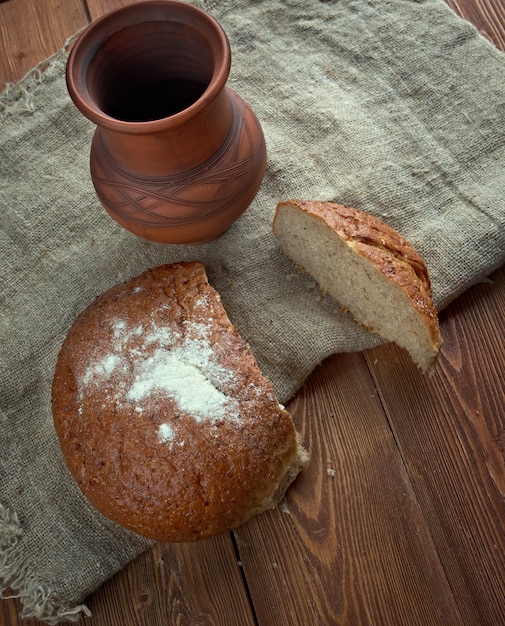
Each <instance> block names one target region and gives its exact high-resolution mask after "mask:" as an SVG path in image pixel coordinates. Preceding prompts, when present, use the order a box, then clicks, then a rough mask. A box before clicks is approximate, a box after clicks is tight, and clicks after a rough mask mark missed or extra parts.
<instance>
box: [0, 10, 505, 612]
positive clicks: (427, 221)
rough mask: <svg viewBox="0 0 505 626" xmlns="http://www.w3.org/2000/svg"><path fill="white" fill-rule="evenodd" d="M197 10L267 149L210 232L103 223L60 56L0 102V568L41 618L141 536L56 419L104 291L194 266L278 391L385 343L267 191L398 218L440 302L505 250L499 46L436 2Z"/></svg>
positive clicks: (76, 595) (78, 602) (84, 133)
mask: <svg viewBox="0 0 505 626" xmlns="http://www.w3.org/2000/svg"><path fill="white" fill-rule="evenodd" d="M200 6H202V7H203V8H206V9H207V10H208V11H209V12H211V13H212V14H213V15H214V16H215V17H217V19H218V20H219V21H220V22H221V24H222V26H223V27H224V29H225V30H226V32H227V34H228V36H229V39H230V42H231V46H232V53H233V63H232V70H231V74H230V79H229V85H230V86H231V87H233V88H234V89H236V90H237V91H238V92H239V93H240V95H241V96H242V97H243V98H244V100H245V101H246V102H248V103H249V104H250V105H251V107H252V108H253V110H254V111H255V112H256V114H257V116H258V118H259V119H260V121H261V123H262V126H263V129H264V132H265V136H266V141H267V146H268V166H267V171H266V174H265V178H264V182H263V185H262V187H261V189H260V191H259V193H258V195H257V197H256V199H255V200H254V202H253V204H252V205H251V207H250V208H249V209H248V210H247V211H246V213H245V214H244V215H243V216H242V217H241V218H240V220H239V221H238V222H237V223H236V224H235V225H234V226H233V227H232V228H231V229H230V230H229V231H228V232H227V233H226V234H225V235H224V236H223V237H222V238H221V239H219V240H218V241H216V242H213V243H211V244H207V245H203V246H199V247H184V246H167V245H161V244H156V243H151V242H148V241H144V240H141V239H139V238H136V237H135V236H134V235H131V234H130V233H128V232H126V231H124V230H123V229H121V228H120V227H119V226H118V225H116V224H115V222H113V221H112V220H111V219H110V218H109V217H108V216H107V214H106V213H105V211H104V210H103V209H102V208H101V206H100V205H99V203H98V201H97V199H96V197H95V194H94V190H93V188H92V184H91V181H90V178H89V170H88V159H89V146H90V142H91V137H92V134H93V132H94V128H93V126H92V125H91V124H90V123H89V122H88V121H87V120H86V119H84V118H83V117H82V116H81V115H80V114H79V113H78V112H77V110H76V109H75V107H74V106H73V104H72V103H71V101H70V98H69V97H68V95H67V92H66V87H65V81H64V69H65V60H66V57H65V54H64V53H63V52H62V53H61V54H59V55H57V56H56V57H55V58H54V59H52V61H51V62H50V63H49V66H48V67H47V69H45V70H44V71H40V70H36V71H34V72H33V73H32V74H31V75H30V76H28V77H27V78H26V79H25V80H24V81H23V82H22V83H21V84H19V85H11V86H9V87H8V88H7V90H6V91H5V93H4V94H3V96H2V97H1V99H0V145H1V148H0V151H1V158H0V210H1V213H0V247H1V251H2V252H1V260H0V264H1V284H2V290H1V298H2V304H1V308H0V346H1V348H0V358H1V360H0V368H1V370H0V371H1V391H0V394H1V395H0V400H1V407H0V422H1V424H0V502H1V504H0V549H1V552H0V578H1V579H2V580H3V586H4V587H7V586H10V588H11V589H14V590H15V591H16V592H17V593H18V594H19V595H20V596H21V598H22V601H23V603H24V607H25V608H24V612H25V615H26V616H35V617H39V618H43V619H45V620H46V621H49V622H50V623H56V622H58V621H60V620H63V619H74V618H78V617H79V616H80V615H81V614H83V613H86V612H87V608H86V606H85V605H84V604H83V602H84V600H85V598H86V596H87V595H88V594H89V593H90V592H91V591H93V590H94V589H96V588H97V587H98V586H99V585H100V584H101V583H102V582H103V581H104V580H105V579H106V578H108V577H110V576H111V575H112V574H113V573H115V572H116V571H118V570H119V569H121V568H122V567H123V566H124V565H125V564H126V563H127V562H128V561H129V560H131V559H133V558H134V557H136V556H137V555H138V554H139V553H140V552H141V551H143V550H145V549H147V548H148V547H149V546H150V545H151V544H150V542H148V541H147V540H145V539H143V538H140V537H137V536H135V535H133V534H131V533H129V532H127V531H125V530H123V529H121V528H118V527H117V526H115V525H114V524H112V523H110V522H109V521H107V520H106V519H104V518H103V517H101V516H100V515H99V514H98V513H97V512H96V511H95V510H94V509H93V508H92V507H91V506H90V505H88V503H87V502H86V501H85V500H84V498H83V497H82V496H81V494H80V492H79V491H78V490H77V488H76V487H75V485H74V483H73V481H72V480H71V478H70V476H69V474H68V473H67V470H66V467H65V465H64V462H63V460H62V458H61V455H60V451H59V447H58V444H57V441H56V437H55V434H54V431H53V426H52V418H51V411H50V386H51V382H52V374H53V368H54V364H55V360H56V356H57V353H58V350H59V348H60V345H61V342H62V340H63V338H64V336H65V334H66V332H67V330H68V328H69V327H70V325H71V323H72V321H73V319H74V318H75V316H76V315H77V314H78V313H79V312H80V311H81V310H82V309H83V308H85V307H86V306H87V304H88V303H89V302H90V301H91V300H92V299H93V298H94V297H95V296H96V295H97V294H99V293H101V292H103V291H105V290H106V289H107V288H109V287H111V286H112V285H114V284H116V283H118V282H120V281H124V280H126V279H128V278H129V277H131V276H134V275H137V274H139V273H141V272H142V271H144V270H145V269H147V268H148V267H153V266H156V265H159V264H162V263H167V262H172V261H180V260H201V261H202V262H203V263H204V264H205V266H206V268H207V271H208V275H209V279H210V282H211V284H213V285H214V286H215V287H216V288H217V289H218V291H219V292H220V293H221V295H222V298H223V302H224V304H225V306H226V308H227V310H228V313H229V315H230V317H231V319H232V321H233V322H234V323H235V324H236V325H237V327H238V329H239V331H240V332H241V334H242V336H243V337H244V338H245V339H246V340H247V341H249V343H250V345H251V347H252V349H253V351H254V353H255V355H256V357H257V359H258V362H259V364H260V367H261V369H262V371H263V372H264V374H265V375H266V376H268V377H269V378H270V379H271V381H272V382H273V384H274V387H275V389H276V392H277V394H278V396H279V399H280V400H281V401H283V402H285V401H287V400H288V399H289V398H290V397H291V396H292V395H293V394H294V393H295V392H296V390H297V389H298V388H299V387H300V386H301V385H302V383H303V382H304V380H305V378H306V377H307V375H308V374H309V373H310V372H311V371H312V369H313V368H314V367H315V365H316V364H318V363H319V362H320V361H321V360H322V359H324V358H325V357H326V356H328V355H330V354H332V353H336V352H339V351H356V350H362V349H365V348H368V347H371V346H373V345H376V344H377V343H378V342H379V340H378V339H377V338H376V337H375V336H373V335H371V334H370V333H367V332H366V331H364V330H362V329H361V328H359V327H358V326H357V325H356V324H354V323H353V322H352V321H351V319H350V318H349V317H348V316H346V315H344V314H342V313H341V312H340V311H339V307H338V305H337V304H335V303H334V302H331V301H330V300H329V299H328V298H327V297H325V296H324V295H322V294H321V293H320V292H319V290H318V288H317V287H316V285H315V284H314V282H313V280H311V279H310V278H309V277H307V276H305V275H302V274H301V273H299V272H297V271H296V270H295V269H294V267H293V266H292V265H291V263H290V262H289V261H288V260H287V259H286V258H284V256H283V255H282V253H281V252H280V251H279V248H278V246H277V245H276V242H275V240H274V238H273V236H272V232H271V222H272V218H273V213H274V210H275V205H276V203H277V202H278V201H279V200H282V199H287V198H293V197H294V198H302V199H321V200H336V201H339V202H342V203H344V204H349V205H353V206H355V207H357V208H361V209H363V210H365V211H369V212H370V213H373V214H374V215H376V216H378V217H380V218H382V219H383V220H385V221H386V222H388V223H389V224H391V225H392V226H393V227H395V228H396V229H398V230H399V231H400V232H401V233H402V234H403V235H404V236H405V237H406V238H407V239H409V240H410V241H411V242H412V244H413V245H414V246H415V248H417V250H418V251H419V252H420V253H421V255H422V256H423V257H424V258H425V260H426V263H427V266H428V269H429V272H430V276H431V279H432V285H433V292H434V299H435V302H436V304H437V306H438V307H439V308H441V307H443V306H445V305H446V304H447V303H448V302H449V301H450V300H451V299H453V298H455V297H456V296H457V295H458V294H460V293H461V292H462V291H463V290H465V289H466V288H467V287H469V286H470V285H471V284H473V283H475V282H477V281H480V280H482V279H483V278H484V277H486V276H487V275H488V274H489V273H490V272H492V271H493V270H494V269H496V268H497V267H499V266H500V265H502V264H503V262H504V260H505V211H504V209H503V191H504V189H505V167H504V163H505V161H504V157H505V80H504V78H505V57H504V56H503V54H502V53H500V52H499V51H497V50H496V49H495V48H494V47H493V46H492V45H491V44H490V43H488V42H487V41H486V40H485V39H484V38H483V37H481V36H480V35H479V34H478V32H477V31H476V30H475V29H474V28H473V27H472V26H471V25H469V24H468V23H466V22H464V21H462V20H460V19H459V18H457V17H456V16H455V15H454V14H453V13H452V12H451V10H450V9H449V8H448V7H447V6H446V5H445V4H444V3H443V2H442V0H419V1H414V0H369V1H368V2H363V0H338V1H334V2H331V1H325V2H323V1H315V0H314V1H312V2H306V0H263V1H254V2H252V1H250V2H245V1H243V0H242V1H239V0H228V1H225V0H222V1H218V0H215V1H212V2H200Z"/></svg>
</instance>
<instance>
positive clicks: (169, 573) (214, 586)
mask: <svg viewBox="0 0 505 626" xmlns="http://www.w3.org/2000/svg"><path fill="white" fill-rule="evenodd" d="M88 606H89V608H90V610H91V611H92V614H93V616H92V618H91V619H90V620H87V621H86V623H87V624H89V626H111V624H121V626H123V625H124V626H129V625H133V624H149V625H151V624H152V625H154V624H160V625H162V624H163V625H165V624H199V623H202V619H203V616H205V618H204V619H205V623H210V624H220V625H221V624H222V625H223V626H236V625H237V624H244V626H248V625H251V626H252V625H253V624H254V623H255V622H254V617H253V614H252V612H251V608H250V606H249V602H248V598H247V594H246V593H245V592H244V586H243V582H242V577H241V573H240V568H239V565H238V563H237V559H236V556H235V552H234V547H233V545H232V542H231V538H230V535H222V536H220V537H216V538H214V539H210V540H208V541H206V542H199V543H192V544H180V545H171V544H161V543H160V544H157V545H156V546H155V547H154V548H153V550H151V551H149V552H147V553H145V554H144V555H142V556H141V557H139V559H137V560H136V561H135V562H134V563H131V564H130V565H128V566H127V567H126V568H125V569H124V570H123V571H121V572H120V573H119V574H118V575H117V576H116V577H115V578H114V579H113V580H111V581H109V582H107V583H105V584H104V585H103V586H102V587H101V588H100V589H99V590H98V591H97V592H96V593H95V594H93V596H91V598H90V601H89V602H88Z"/></svg>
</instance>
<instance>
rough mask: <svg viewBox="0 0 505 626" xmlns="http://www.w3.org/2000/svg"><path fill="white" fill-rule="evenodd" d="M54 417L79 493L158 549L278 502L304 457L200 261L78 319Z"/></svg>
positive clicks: (59, 370)
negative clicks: (158, 543) (153, 541)
mask: <svg viewBox="0 0 505 626" xmlns="http://www.w3.org/2000/svg"><path fill="white" fill-rule="evenodd" d="M52 410H53V418H54V425H55V429H56V432H57V434H58V437H59V440H60V444H61V448H62V451H63V454H64V457H65V460H66V462H67V465H68V467H69V469H70V472H71V473H72V475H73V476H74V478H75V480H76V482H77V484H78V485H79V487H80V488H81V490H82V492H83V493H84V494H85V495H86V496H87V497H88V499H89V500H90V501H91V502H92V503H93V504H94V506H95V507H96V508H97V509H98V510H99V511H101V512H102V513H103V514H104V515H105V516H107V517H109V518H110V519H112V520H114V521H115V522H117V523H119V524H121V525H122V526H125V527H126V528H129V529H130V530H133V531H135V532H137V533H139V534H141V535H144V536H146V537H149V538H151V539H157V540H160V541H192V540H196V539H203V538H205V537H210V536H212V535H215V534H217V533H220V532H224V531H227V530H230V529H232V528H236V527H237V526H239V525H240V524H242V523H243V522H245V521H246V520H248V519H249V518H250V517H252V516H253V515H256V514H258V513H261V512H262V511H264V510H265V509H268V508H272V507H274V506H275V505H276V504H277V503H278V502H279V501H280V499H281V498H282V496H283V495H284V492H285V491H286V489H287V487H288V486H289V484H290V483H291V482H292V481H293V480H294V478H295V477H296V476H297V474H298V473H299V471H300V469H301V467H302V466H303V465H304V463H305V462H306V460H307V453H306V451H305V450H304V449H303V448H302V446H301V445H300V443H299V440H298V436H297V433H296V431H295V427H294V425H293V422H292V420H291V417H290V415H289V414H288V413H287V411H285V410H284V408H283V407H282V406H281V405H280V404H279V402H278V401H277V399H276V397H275V395H274V391H273V388H272V385H271V384H270V382H269V381H267V380H266V379H265V378H264V377H263V376H262V375H261V373H260V371H259V368H258V365H257V363H256V360H255V358H254V356H253V354H252V353H251V351H250V349H249V348H248V346H247V345H246V343H245V342H244V341H243V340H242V339H241V337H240V336H239V334H238V332H237V330H236V328H235V327H234V326H233V325H232V324H231V322H230V320H229V319H228V316H227V314H226V311H225V309H224V307H223V305H222V303H221V299H220V297H219V295H218V293H217V292H216V291H215V290H214V289H213V288H212V287H211V286H210V285H209V283H208V282H207V277H206V274H205V270H204V267H203V265H202V264H200V263H196V262H195V263H178V264H173V265H164V266H161V267H158V268H155V269H152V270H149V271H147V272H145V273H144V274H142V275H141V276H138V277H136V278H133V279H131V280H129V281H128V282H126V283H124V284H121V285H117V286H115V287H113V288H112V289H110V290H109V291H107V292H106V293H104V294H102V295H101V296H99V297H98V298H97V299H96V300H95V301H94V302H93V303H91V304H90V306H89V307H88V308H87V309H86V310H85V311H83V312H82V313H81V314H80V315H79V316H78V318H77V319H76V320H75V322H74V324H73V325H72V327H71V329H70V330H69V332H68V334H67V337H66V339H65V341H64V343H63V345H62V348H61V351H60V354H59V357H58V360H57V364H56V370H55V374H54V380H53V387H52Z"/></svg>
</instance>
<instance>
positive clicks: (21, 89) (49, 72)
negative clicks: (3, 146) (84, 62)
mask: <svg viewBox="0 0 505 626" xmlns="http://www.w3.org/2000/svg"><path fill="white" fill-rule="evenodd" d="M87 27H88V25H86V26H85V27H83V28H82V29H81V30H79V31H78V32H77V33H75V34H74V35H72V36H71V37H69V38H68V39H67V41H66V42H65V44H64V46H63V47H62V48H60V49H59V50H57V51H56V52H55V53H54V54H52V55H51V56H49V57H47V58H46V59H44V60H43V61H41V62H40V63H39V64H38V65H36V66H35V67H34V68H32V69H31V70H29V71H28V72H27V73H26V74H25V75H24V76H23V78H21V80H19V81H17V82H13V83H6V85H5V88H4V90H3V92H2V93H0V122H3V121H4V120H6V119H7V118H8V117H12V116H18V115H27V114H31V113H33V112H34V111H35V110H36V101H35V93H34V92H35V89H36V87H37V86H38V85H40V84H42V83H44V82H46V81H47V80H49V79H51V78H53V77H60V76H61V71H62V69H63V68H64V66H65V64H66V61H67V58H68V53H69V51H70V48H71V47H72V45H73V44H74V43H75V41H76V39H78V37H79V36H80V35H81V33H82V32H83V31H84V30H85V29H86V28H87Z"/></svg>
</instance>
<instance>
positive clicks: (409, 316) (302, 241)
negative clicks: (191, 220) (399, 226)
mask: <svg viewBox="0 0 505 626" xmlns="http://www.w3.org/2000/svg"><path fill="white" fill-rule="evenodd" d="M273 232H274V235H275V237H276V238H277V240H278V242H279V244H280V247H281V249H282V250H283V252H284V253H285V254H286V255H287V256H288V257H289V258H290V259H291V260H292V261H293V262H294V263H295V264H296V265H297V266H299V267H300V268H302V269H303V270H304V271H306V272H307V273H309V274H310V275H311V276H312V277H313V278H314V279H315V280H316V282H317V283H318V284H319V285H320V287H321V288H322V290H323V291H324V292H326V293H327V294H329V295H330V296H331V297H333V298H334V299H335V300H336V301H337V302H339V303H340V304H341V305H342V307H343V308H344V309H345V310H348V311H349V312H350V313H351V314H352V315H353V317H354V318H355V319H356V321H357V322H358V323H360V324H361V325H362V326H364V327H366V328H367V329H369V330H370V331H372V332H375V333H378V334H379V335H380V336H381V337H382V338H383V339H386V340H387V341H394V342H396V343H397V344H398V345H400V346H402V347H403V348H405V349H406V350H407V351H408V352H409V353H410V355H411V357H412V360H413V361H414V362H415V363H416V364H417V365H418V367H419V368H420V370H421V371H423V372H426V371H429V370H430V369H431V368H432V366H433V364H434V362H435V360H436V357H437V355H438V352H439V349H440V346H441V344H442V338H441V335H440V329H439V322H438V315H437V311H436V309H435V306H434V304H433V299H432V292H431V286H430V279H429V276H428V271H427V269H426V265H425V263H424V261H423V259H422V258H421V257H420V256H419V254H418V253H417V252H416V251H415V250H414V249H413V247H412V246H411V244H410V243H409V242H408V241H406V240H405V239H404V238H403V237H402V236H401V235H400V234H399V233H398V232H397V231H396V230H394V229H393V228H391V227H390V226H388V225H387V224H385V223H384V222H382V221H381V220H379V219H377V218H375V217H374V216H372V215H370V214H368V213H365V212H363V211H359V210H357V209H354V208H351V207H346V206H343V205H341V204H337V203H333V202H319V201H304V200H287V201H284V202H279V203H278V205H277V208H276V213H275V216H274V221H273Z"/></svg>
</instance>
